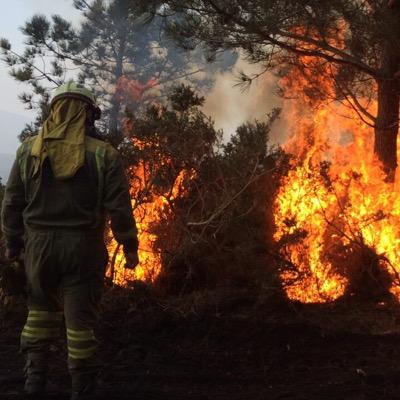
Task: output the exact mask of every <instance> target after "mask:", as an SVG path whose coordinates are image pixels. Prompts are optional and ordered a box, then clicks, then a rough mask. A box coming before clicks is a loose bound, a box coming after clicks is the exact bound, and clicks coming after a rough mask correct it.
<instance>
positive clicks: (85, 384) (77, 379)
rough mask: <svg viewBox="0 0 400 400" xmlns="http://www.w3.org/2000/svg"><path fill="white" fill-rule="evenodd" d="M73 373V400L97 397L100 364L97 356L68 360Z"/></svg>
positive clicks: (86, 399)
mask: <svg viewBox="0 0 400 400" xmlns="http://www.w3.org/2000/svg"><path fill="white" fill-rule="evenodd" d="M68 368H69V372H70V375H71V383H72V394H71V400H91V399H96V398H97V397H96V394H98V392H97V385H98V375H99V365H98V363H97V360H96V358H95V357H90V358H88V359H71V358H69V360H68Z"/></svg>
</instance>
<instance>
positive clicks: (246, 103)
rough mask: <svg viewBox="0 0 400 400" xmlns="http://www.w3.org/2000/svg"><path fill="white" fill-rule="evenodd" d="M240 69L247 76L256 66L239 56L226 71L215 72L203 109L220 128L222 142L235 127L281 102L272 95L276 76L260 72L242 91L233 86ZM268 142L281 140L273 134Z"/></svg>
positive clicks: (265, 113) (252, 72) (262, 114)
mask: <svg viewBox="0 0 400 400" xmlns="http://www.w3.org/2000/svg"><path fill="white" fill-rule="evenodd" d="M240 72H245V73H246V74H247V75H249V76H251V75H252V74H257V73H258V72H259V66H256V65H253V64H249V63H247V62H246V61H244V60H243V59H240V58H239V60H238V61H237V63H236V65H235V66H234V68H232V69H231V70H230V71H225V72H220V73H218V74H217V75H216V78H215V84H214V86H213V89H212V90H211V92H210V93H209V94H207V97H206V102H205V104H204V108H203V111H204V112H205V113H206V114H207V115H210V116H211V117H212V118H213V119H214V121H215V125H216V127H217V128H218V129H222V130H223V131H224V141H225V142H226V141H229V139H230V137H231V136H232V135H233V134H234V133H235V131H236V129H237V127H238V126H240V125H242V124H243V123H245V122H253V121H254V120H260V121H264V120H266V117H267V114H268V113H269V112H270V111H271V110H272V109H273V108H275V107H280V106H281V103H282V100H281V99H280V98H279V97H278V96H277V95H276V94H275V93H276V88H277V86H276V83H277V79H276V77H274V76H273V75H272V74H270V73H266V74H264V75H262V76H261V77H259V78H258V79H256V80H254V81H253V82H252V83H251V85H250V87H249V88H248V89H246V90H243V88H241V87H239V86H236V84H237V82H238V75H239V73H240ZM272 141H274V142H281V141H282V139H280V135H279V134H277V135H276V137H273V138H272Z"/></svg>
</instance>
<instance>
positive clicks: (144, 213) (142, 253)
mask: <svg viewBox="0 0 400 400" xmlns="http://www.w3.org/2000/svg"><path fill="white" fill-rule="evenodd" d="M130 175H131V176H134V178H133V179H132V180H131V198H132V208H133V210H134V217H135V221H136V226H137V228H138V239H139V265H138V267H136V269H135V270H134V271H131V270H127V269H125V268H124V265H125V262H126V261H125V256H124V253H123V249H122V247H121V246H120V245H118V243H117V242H116V241H115V239H114V238H112V237H111V238H110V239H111V242H110V244H109V246H108V251H109V254H110V255H111V263H110V265H109V269H108V275H109V276H111V277H112V279H113V282H114V283H116V284H117V285H121V286H125V285H126V284H127V283H128V282H129V281H133V280H143V281H147V282H153V281H154V280H155V279H156V278H157V276H158V275H159V274H160V272H161V266H162V257H161V251H162V249H160V248H158V247H157V244H156V243H157V235H156V234H155V233H154V228H153V227H154V226H155V225H156V224H157V223H159V222H161V221H163V220H168V219H170V218H171V210H170V204H171V202H173V201H174V199H177V198H181V197H183V196H185V194H186V192H187V190H186V182H187V180H190V179H192V175H191V173H189V172H188V171H181V173H180V174H179V175H178V177H177V178H176V180H175V182H174V184H173V187H172V190H170V191H168V192H166V193H163V194H154V193H152V194H149V195H148V196H147V197H146V199H144V200H143V201H141V202H138V198H139V197H140V193H141V192H142V191H143V190H145V188H146V185H147V183H148V181H149V179H150V170H149V165H148V164H146V163H145V162H141V164H140V165H139V166H137V167H136V168H134V169H132V170H131V171H130Z"/></svg>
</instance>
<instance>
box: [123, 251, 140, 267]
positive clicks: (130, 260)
mask: <svg viewBox="0 0 400 400" xmlns="http://www.w3.org/2000/svg"><path fill="white" fill-rule="evenodd" d="M125 261H126V263H125V268H126V269H135V268H136V267H137V265H138V264H139V255H138V252H137V251H125Z"/></svg>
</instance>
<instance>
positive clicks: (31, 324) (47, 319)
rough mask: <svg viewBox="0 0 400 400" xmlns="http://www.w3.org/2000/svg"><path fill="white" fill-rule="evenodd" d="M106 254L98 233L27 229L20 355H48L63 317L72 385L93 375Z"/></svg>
mask: <svg viewBox="0 0 400 400" xmlns="http://www.w3.org/2000/svg"><path fill="white" fill-rule="evenodd" d="M107 261H108V255H107V250H106V248H105V245H104V241H103V237H102V235H101V233H96V234H94V233H92V232H90V233H88V232H76V231H74V232H72V231H67V230H52V231H31V230H30V231H28V233H27V237H26V243H25V268H26V277H27V296H28V298H27V300H28V301H27V302H28V310H29V313H28V318H27V321H26V324H25V326H24V328H23V331H22V334H21V350H22V351H23V352H24V353H28V355H29V353H42V354H44V353H47V351H48V348H49V344H50V343H51V341H52V339H54V338H55V337H56V336H58V335H59V334H60V333H61V332H60V328H61V324H62V320H63V317H64V318H65V325H66V334H67V335H66V336H67V345H68V367H69V370H70V373H71V375H72V378H73V381H74V379H75V380H78V381H79V379H80V378H79V377H80V376H81V377H84V376H85V375H88V374H89V375H90V374H93V373H95V372H96V371H97V370H98V368H99V363H98V361H97V357H96V348H97V340H96V338H95V336H94V333H93V329H94V326H95V324H96V322H97V314H98V307H99V302H100V298H101V292H102V286H103V277H104V271H105V267H106V265H107Z"/></svg>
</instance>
